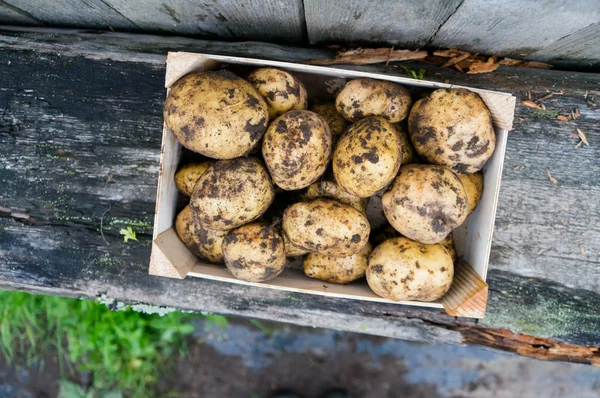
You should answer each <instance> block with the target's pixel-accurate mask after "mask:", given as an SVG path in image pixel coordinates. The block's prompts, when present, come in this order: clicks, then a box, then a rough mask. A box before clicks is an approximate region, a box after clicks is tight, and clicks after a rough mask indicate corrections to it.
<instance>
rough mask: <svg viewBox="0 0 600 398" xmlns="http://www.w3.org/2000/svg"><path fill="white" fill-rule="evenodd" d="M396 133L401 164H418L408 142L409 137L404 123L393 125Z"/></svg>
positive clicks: (416, 156) (417, 157)
mask: <svg viewBox="0 0 600 398" xmlns="http://www.w3.org/2000/svg"><path fill="white" fill-rule="evenodd" d="M394 127H395V128H396V131H397V132H398V139H399V140H400V146H401V148H402V164H403V165H405V164H411V163H418V162H419V156H418V155H417V152H416V151H415V147H413V144H412V142H411V141H410V135H408V129H407V128H406V126H405V123H396V124H394Z"/></svg>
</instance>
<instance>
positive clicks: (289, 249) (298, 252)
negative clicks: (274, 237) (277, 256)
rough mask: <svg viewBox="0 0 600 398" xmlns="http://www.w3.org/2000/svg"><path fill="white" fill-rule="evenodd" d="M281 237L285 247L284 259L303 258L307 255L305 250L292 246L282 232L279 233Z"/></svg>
mask: <svg viewBox="0 0 600 398" xmlns="http://www.w3.org/2000/svg"><path fill="white" fill-rule="evenodd" d="M281 236H282V237H283V243H284V245H285V256H286V257H298V256H304V255H305V254H306V253H308V251H307V250H305V249H303V248H301V247H298V246H296V245H294V244H293V243H292V242H290V239H289V238H288V237H287V235H286V234H284V233H283V232H282V233H281Z"/></svg>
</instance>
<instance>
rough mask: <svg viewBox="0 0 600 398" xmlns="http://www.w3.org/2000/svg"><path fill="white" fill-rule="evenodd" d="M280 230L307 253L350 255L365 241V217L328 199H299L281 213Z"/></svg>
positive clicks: (365, 242) (366, 225)
mask: <svg viewBox="0 0 600 398" xmlns="http://www.w3.org/2000/svg"><path fill="white" fill-rule="evenodd" d="M282 227H283V232H284V234H286V235H287V237H288V238H289V239H290V241H291V242H292V243H293V244H294V245H296V246H298V247H301V248H303V249H306V250H307V251H309V252H311V253H318V254H324V255H328V256H337V257H344V256H351V255H353V254H356V253H358V252H360V251H361V250H362V249H363V247H364V246H365V245H366V244H367V242H368V241H369V232H370V230H371V227H370V225H369V221H368V220H367V217H366V216H365V215H364V214H363V213H362V212H360V211H359V210H356V209H355V208H354V207H352V206H349V205H345V204H343V203H340V202H338V201H335V200H331V199H316V200H313V201H310V202H299V203H295V204H293V205H291V206H290V207H288V208H287V209H285V211H284V212H283V223H282Z"/></svg>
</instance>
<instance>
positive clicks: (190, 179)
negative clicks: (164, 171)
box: [175, 160, 214, 196]
mask: <svg viewBox="0 0 600 398" xmlns="http://www.w3.org/2000/svg"><path fill="white" fill-rule="evenodd" d="M213 163H214V162H212V161H210V160H207V161H204V162H191V163H187V164H184V165H183V166H181V167H180V168H179V170H177V173H175V186H176V187H177V189H178V190H179V192H181V193H182V194H184V195H185V196H192V191H193V190H194V185H196V181H198V178H200V176H201V175H202V174H204V172H205V171H206V170H208V168H209V167H210V166H211V165H212V164H213Z"/></svg>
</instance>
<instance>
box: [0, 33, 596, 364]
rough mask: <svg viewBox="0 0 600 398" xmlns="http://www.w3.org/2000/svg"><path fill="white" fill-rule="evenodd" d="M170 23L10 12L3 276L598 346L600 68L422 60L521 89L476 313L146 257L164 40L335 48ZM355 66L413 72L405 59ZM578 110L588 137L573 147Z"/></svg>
mask: <svg viewBox="0 0 600 398" xmlns="http://www.w3.org/2000/svg"><path fill="white" fill-rule="evenodd" d="M169 40H172V41H169ZM162 41H163V38H159V37H153V36H148V35H144V36H137V35H126V34H114V33H103V34H94V33H91V32H79V31H66V30H56V29H54V30H46V29H35V28H30V29H25V28H3V29H0V59H1V60H2V62H0V82H2V84H1V87H0V181H2V184H0V286H1V287H2V288H8V289H20V290H27V291H34V292H42V293H48V294H55V295H66V296H75V297H86V298H91V299H102V300H107V298H110V299H116V300H119V301H123V302H128V303H131V302H141V303H151V304H155V305H161V306H172V307H178V308H184V309H190V310H195V311H209V312H216V313H221V314H226V315H241V316H247V317H253V318H260V319H268V320H278V321H282V322H291V323H295V324H300V325H310V326H320V327H328V328H334V329H340V330H348V331H355V332H363V333H371V334H377V335H383V336H391V337H397V338H404V339H409V340H419V341H428V342H445V343H462V342H475V343H478V344H486V345H490V346H493V347H499V348H504V349H508V350H511V351H515V352H519V353H521V354H524V355H531V356H535V357H538V358H547V359H562V360H572V361H578V362H583V363H595V364H600V351H598V348H597V347H598V346H600V314H599V308H600V273H599V271H598V270H599V267H598V262H599V255H600V254H599V253H600V238H599V237H600V207H599V206H598V198H599V197H600V179H598V177H597V176H598V175H600V162H598V160H597V159H598V158H600V112H599V106H598V99H599V98H600V91H599V89H598V88H599V87H600V77H599V76H598V75H594V74H586V73H572V72H559V71H551V70H550V71H548V70H534V69H520V68H510V67H501V68H500V69H499V70H497V71H496V72H494V73H492V74H487V75H465V74H460V73H458V72H456V71H453V70H448V69H439V68H435V67H431V66H423V65H418V64H409V65H411V66H412V67H413V68H421V67H424V68H425V69H427V74H426V77H427V78H428V79H431V80H437V81H445V80H449V81H452V82H455V83H457V84H465V85H469V86H473V87H481V88H488V89H493V90H502V91H509V92H512V93H514V94H515V95H517V96H518V99H519V100H518V102H519V105H518V107H517V110H516V125H515V131H513V132H512V133H511V134H510V137H509V141H508V147H507V155H508V157H509V158H507V160H506V166H505V170H504V173H503V182H502V187H501V192H500V199H499V204H498V217H497V223H496V232H495V235H494V242H493V249H492V258H491V264H490V269H489V273H488V283H489V285H490V298H489V302H488V311H487V315H486V318H485V319H483V320H481V321H479V322H475V321H471V320H465V319H455V318H452V317H449V316H447V315H445V314H444V313H442V312H441V311H439V310H427V309H419V308H413V307H406V306H401V305H387V304H375V303H363V302H358V301H351V300H340V299H332V298H325V297H317V296H304V295H301V294H295V293H286V292H280V291H273V290H265V289H260V288H254V287H247V286H239V285H230V284H227V283H218V282H212V281H207V280H203V279H198V278H194V279H186V280H182V281H179V280H171V279H164V278H158V277H151V276H149V275H147V267H148V257H149V253H150V240H151V231H152V225H151V224H152V220H153V214H154V198H155V189H156V181H157V173H158V156H159V153H160V139H161V130H162V112H161V110H162V102H163V100H164V96H165V90H164V87H163V77H164V61H165V53H166V51H167V50H168V49H170V48H172V47H173V48H174V47H176V49H178V50H181V49H186V48H187V49H188V50H195V49H196V50H197V49H200V50H202V51H205V52H223V53H232V52H235V51H240V54H242V55H247V56H254V57H261V56H262V57H269V58H271V59H281V60H290V59H291V54H295V56H294V58H293V59H294V60H295V61H298V60H301V59H311V58H319V57H322V56H323V54H324V53H323V52H322V51H321V52H317V51H313V50H308V49H293V48H290V47H281V46H275V45H265V44H262V43H230V44H229V45H224V43H218V42H217V43H214V42H207V41H194V40H186V39H183V40H177V39H176V38H171V39H166V40H165V43H163V42H162ZM175 43H179V45H178V46H177V45H175ZM242 51H243V52H242ZM355 68H356V69H364V70H372V71H379V72H384V73H390V74H398V73H402V72H399V71H400V70H401V69H399V68H395V67H393V66H390V67H388V68H385V67H383V66H377V67H374V66H371V67H355ZM528 90H531V92H532V98H533V99H535V98H538V97H541V96H543V95H545V94H546V93H548V92H560V91H562V92H563V94H562V95H555V96H554V97H552V98H550V99H547V100H545V101H544V102H543V103H544V104H545V106H546V107H547V111H548V112H539V111H535V110H532V109H530V108H527V107H524V106H522V105H521V104H520V100H521V99H524V98H527V91H528ZM575 108H578V109H579V111H580V113H581V117H580V118H579V119H577V120H575V121H571V122H560V121H558V120H556V119H555V114H552V113H551V112H559V113H567V112H570V111H571V110H572V109H575ZM576 127H578V128H580V129H581V130H582V131H583V132H584V133H585V134H586V135H587V139H588V141H589V143H590V145H589V146H585V145H583V146H582V147H580V148H578V149H576V148H575V145H576V143H577V141H575V140H573V139H572V132H573V131H574V129H575V128H576ZM538 148H539V149H538ZM516 166H520V167H519V168H517V167H516ZM546 169H548V170H550V172H551V174H552V175H553V176H554V177H555V178H556V179H557V180H558V183H557V184H556V185H554V184H552V183H551V182H550V181H549V179H548V176H547V175H546ZM126 226H131V227H132V228H133V229H134V230H135V231H137V233H138V237H139V239H140V242H139V243H137V242H129V243H127V244H125V243H124V242H123V241H122V237H121V236H120V235H119V234H118V231H119V229H120V228H123V227H126ZM580 245H581V246H582V247H583V251H582V249H581V248H580ZM565 343H569V344H573V346H567V345H565ZM588 346H589V347H591V348H586V347H588Z"/></svg>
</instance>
